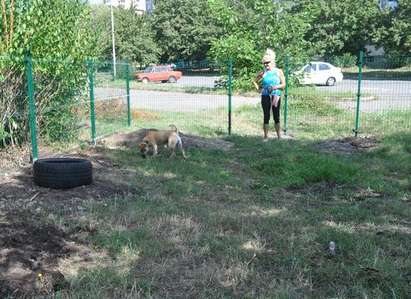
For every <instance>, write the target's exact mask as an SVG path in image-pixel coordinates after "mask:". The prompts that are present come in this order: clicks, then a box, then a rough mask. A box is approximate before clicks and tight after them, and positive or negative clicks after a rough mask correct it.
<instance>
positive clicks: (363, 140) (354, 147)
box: [315, 136, 378, 155]
mask: <svg viewBox="0 0 411 299" xmlns="http://www.w3.org/2000/svg"><path fill="white" fill-rule="evenodd" d="M377 145H378V140H377V138H375V137H373V136H366V137H346V138H342V139H331V140H325V141H322V142H320V143H318V144H316V145H315V148H316V149H317V150H318V151H320V152H325V153H337V154H345V155H351V154H354V153H357V152H363V151H368V150H371V149H373V148H375V147H376V146H377Z"/></svg>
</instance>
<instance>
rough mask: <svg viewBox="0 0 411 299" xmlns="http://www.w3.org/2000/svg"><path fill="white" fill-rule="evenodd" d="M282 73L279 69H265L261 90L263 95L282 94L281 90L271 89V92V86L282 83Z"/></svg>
mask: <svg viewBox="0 0 411 299" xmlns="http://www.w3.org/2000/svg"><path fill="white" fill-rule="evenodd" d="M280 83H281V80H280V75H279V73H278V70H277V69H274V70H271V71H265V72H264V75H263V79H262V85H263V89H262V91H261V95H263V96H268V95H277V96H280V95H281V90H279V89H275V90H273V91H271V94H270V90H269V89H270V86H275V85H280Z"/></svg>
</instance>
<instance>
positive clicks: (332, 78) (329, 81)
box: [325, 77, 337, 86]
mask: <svg viewBox="0 0 411 299" xmlns="http://www.w3.org/2000/svg"><path fill="white" fill-rule="evenodd" d="M336 81H337V80H335V78H334V77H330V78H328V79H327V82H326V83H325V85H327V86H334V84H335V82H336Z"/></svg>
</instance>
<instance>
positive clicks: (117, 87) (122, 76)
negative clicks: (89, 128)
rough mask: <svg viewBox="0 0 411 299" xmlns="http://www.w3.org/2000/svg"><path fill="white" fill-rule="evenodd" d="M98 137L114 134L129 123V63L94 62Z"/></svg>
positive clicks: (92, 67) (92, 66)
mask: <svg viewBox="0 0 411 299" xmlns="http://www.w3.org/2000/svg"><path fill="white" fill-rule="evenodd" d="M88 66H89V68H90V70H92V71H93V85H94V86H93V87H94V111H95V125H96V138H101V137H103V136H107V135H110V134H113V133H115V132H117V131H119V130H121V129H123V128H126V127H127V125H128V110H127V94H128V93H127V67H128V64H127V63H116V64H113V63H112V62H106V61H103V62H101V61H100V62H93V63H92V64H89V65H88Z"/></svg>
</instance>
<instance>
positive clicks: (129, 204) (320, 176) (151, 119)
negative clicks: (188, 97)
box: [56, 90, 411, 298]
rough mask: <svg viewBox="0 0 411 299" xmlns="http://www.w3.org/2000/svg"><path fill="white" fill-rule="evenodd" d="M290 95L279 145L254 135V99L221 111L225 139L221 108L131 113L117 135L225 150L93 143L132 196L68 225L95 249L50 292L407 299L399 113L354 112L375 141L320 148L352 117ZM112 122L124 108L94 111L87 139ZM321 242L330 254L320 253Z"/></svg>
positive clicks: (406, 197) (405, 185)
mask: <svg viewBox="0 0 411 299" xmlns="http://www.w3.org/2000/svg"><path fill="white" fill-rule="evenodd" d="M300 91H301V93H295V94H294V95H293V97H292V98H290V107H289V108H290V110H289V111H290V115H289V131H290V133H292V134H294V135H295V136H296V137H297V138H296V139H291V140H283V141H280V142H279V141H276V140H273V141H270V142H268V143H262V142H261V137H260V135H261V129H260V127H261V108H260V107H259V105H257V106H255V107H253V106H245V107H241V108H239V109H237V110H235V111H234V112H233V135H232V136H230V137H228V136H226V128H227V123H226V111H225V109H220V110H215V111H199V112H196V113H191V114H186V113H183V112H181V113H164V112H158V111H145V112H135V111H134V112H133V118H134V121H133V126H132V127H131V128H128V129H127V130H135V129H136V128H141V127H167V126H168V125H169V124H170V123H174V124H176V125H177V126H178V127H179V128H180V129H181V130H182V131H183V132H184V133H192V134H197V135H201V136H204V137H206V138H214V137H224V138H225V139H226V141H228V142H231V143H233V148H232V149H231V150H229V151H222V150H218V149H216V150H207V149H204V148H203V149H202V148H190V149H188V155H189V159H187V160H186V161H182V160H181V159H180V158H177V159H174V160H173V159H168V158H167V157H165V156H161V155H160V156H159V157H158V158H156V159H142V158H141V157H140V156H138V155H136V153H135V151H133V150H126V149H117V150H110V149H104V150H103V151H102V152H101V153H100V154H101V155H102V156H105V157H106V158H107V159H110V160H112V161H113V163H114V164H115V165H116V166H117V167H119V168H121V169H127V170H129V171H132V172H134V173H136V175H135V176H134V177H133V178H132V179H131V181H129V182H128V183H129V184H132V185H134V186H136V187H137V188H138V189H139V190H140V192H139V195H138V196H126V197H124V198H118V197H115V198H105V199H104V200H103V201H101V202H98V203H94V204H92V205H91V206H89V207H88V208H87V210H86V212H87V216H86V217H85V218H84V217H83V219H82V220H81V225H82V226H87V225H90V226H91V225H92V226H93V227H96V228H97V230H96V231H95V232H94V233H92V234H89V235H88V236H87V237H86V240H85V241H86V243H87V244H88V245H89V246H90V247H91V248H92V249H93V250H94V251H97V252H104V253H106V254H107V256H108V258H107V259H102V260H101V261H100V262H99V263H98V264H97V265H96V266H94V267H92V268H89V269H82V270H80V271H79V272H75V273H74V272H73V273H74V274H71V275H67V276H66V278H67V279H68V280H69V287H68V288H67V289H65V290H62V291H60V292H59V293H57V294H56V296H61V297H62V298H168V297H171V298H407V296H409V294H410V293H411V272H410V269H411V258H410V256H409V252H410V250H411V241H410V235H411V222H410V219H411V206H410V200H411V181H410V177H411V176H410V174H411V158H410V157H411V156H410V153H411V146H410V144H411V134H410V133H409V127H410V122H409V119H410V118H409V115H410V114H409V112H406V111H404V112H389V113H386V114H384V115H381V114H366V115H363V116H362V118H361V127H360V128H361V130H362V131H361V133H363V134H373V135H376V136H377V138H378V143H377V147H376V148H374V149H372V150H370V151H364V152H358V153H354V154H351V155H342V154H338V153H331V154H330V153H323V152H320V151H319V150H318V145H319V143H320V142H322V141H323V140H326V139H332V138H336V137H341V136H351V129H352V128H353V127H354V121H355V118H354V114H353V113H352V112H347V111H345V110H342V109H341V108H339V107H338V106H336V105H335V104H334V103H333V102H330V101H328V100H327V99H326V97H325V96H321V95H318V94H317V95H315V94H310V93H305V91H304V90H300ZM121 115H123V114H121ZM125 124H126V115H125V114H124V117H123V118H119V117H114V116H113V115H110V114H100V115H98V116H97V128H98V135H102V134H106V133H110V132H114V131H117V130H119V129H120V128H124V127H125ZM62 221H63V223H64V222H67V223H69V222H70V223H71V224H70V225H75V222H76V221H79V223H80V220H76V219H69V220H67V219H63V220H62ZM72 222H74V224H73V223H72ZM87 222H90V224H87ZM331 241H333V242H335V244H336V248H337V250H336V253H335V254H331V253H329V252H328V251H327V246H328V244H329V242H331Z"/></svg>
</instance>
